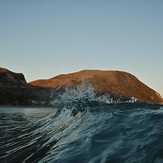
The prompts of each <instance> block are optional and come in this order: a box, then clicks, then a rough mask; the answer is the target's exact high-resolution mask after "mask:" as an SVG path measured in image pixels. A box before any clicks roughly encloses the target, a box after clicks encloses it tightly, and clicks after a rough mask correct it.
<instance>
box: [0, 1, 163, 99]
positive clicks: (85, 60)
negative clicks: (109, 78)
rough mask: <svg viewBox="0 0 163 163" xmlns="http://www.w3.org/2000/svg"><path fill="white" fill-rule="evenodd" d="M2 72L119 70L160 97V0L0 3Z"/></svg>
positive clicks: (35, 74)
mask: <svg viewBox="0 0 163 163" xmlns="http://www.w3.org/2000/svg"><path fill="white" fill-rule="evenodd" d="M0 67H5V68H8V69H10V70H12V71H15V72H23V73H24V74H25V77H26V79H27V81H32V80H36V79H40V78H51V77H53V76H56V75H58V74H61V73H70V72H75V71H79V70H82V69H101V70H122V71H127V72H130V73H132V74H134V75H135V76H136V77H138V78H139V79H140V80H141V81H142V82H144V83H145V84H147V85H148V86H150V87H151V88H153V89H155V90H156V91H158V92H159V93H160V94H161V95H162V96H163V0H0Z"/></svg>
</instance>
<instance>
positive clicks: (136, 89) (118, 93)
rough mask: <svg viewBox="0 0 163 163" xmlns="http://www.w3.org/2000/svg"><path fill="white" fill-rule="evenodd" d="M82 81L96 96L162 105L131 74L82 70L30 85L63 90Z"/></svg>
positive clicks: (37, 81)
mask: <svg viewBox="0 0 163 163" xmlns="http://www.w3.org/2000/svg"><path fill="white" fill-rule="evenodd" d="M83 81H87V83H89V84H90V85H91V86H92V87H93V88H94V90H95V92H96V93H97V94H103V93H109V94H110V95H112V97H116V98H121V99H123V100H129V99H131V98H133V97H134V98H136V99H137V100H138V102H152V103H163V98H162V97H161V96H160V95H159V94H158V93H157V92H156V91H154V90H153V89H151V88H149V87H148V86H147V85H145V84H144V83H142V82H141V81H139V80H138V79H137V78H136V77H135V76H133V75H132V74H130V73H127V72H122V71H99V70H83V71H80V72H76V73H71V74H64V75H59V76H56V77H53V78H51V79H47V80H36V81H33V82H30V84H31V85H33V86H39V87H43V88H53V89H56V88H58V87H62V88H63V89H64V88H66V87H67V86H70V87H73V88H75V87H77V86H78V85H80V84H81V83H82V82H83Z"/></svg>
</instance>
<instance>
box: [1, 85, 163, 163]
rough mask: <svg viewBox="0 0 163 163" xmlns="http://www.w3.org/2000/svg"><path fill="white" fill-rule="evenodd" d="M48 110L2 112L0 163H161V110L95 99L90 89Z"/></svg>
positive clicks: (59, 99)
mask: <svg viewBox="0 0 163 163" xmlns="http://www.w3.org/2000/svg"><path fill="white" fill-rule="evenodd" d="M54 94H55V93H54ZM52 96H53V94H52ZM52 104H53V107H49V108H44V107H40V108H39V107H38V108H37V107H35V108H30V107H1V108H0V162H1V163H7V162H11V163H19V162H21V163H23V162H24V163H25V162H26V163H36V162H37V163H46V162H48V163H162V162H163V105H159V104H149V103H142V104H139V103H134V102H133V101H126V102H124V101H123V102H122V101H120V100H118V101H117V99H116V100H114V99H111V98H110V96H109V95H105V96H100V97H96V98H95V95H94V92H93V90H92V89H91V88H89V89H86V90H85V91H83V89H77V90H76V91H74V90H72V89H67V90H66V92H65V93H63V94H61V95H59V96H58V97H55V99H54V100H53V101H52Z"/></svg>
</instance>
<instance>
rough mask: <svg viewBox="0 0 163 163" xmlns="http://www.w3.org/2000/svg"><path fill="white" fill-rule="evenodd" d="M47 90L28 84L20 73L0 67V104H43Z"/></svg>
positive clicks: (45, 100)
mask: <svg viewBox="0 0 163 163" xmlns="http://www.w3.org/2000/svg"><path fill="white" fill-rule="evenodd" d="M49 91H50V90H49V89H48V88H41V87H34V86H32V85H30V84H28V83H27V82H26V80H25V77H24V75H23V74H22V73H14V72H11V71H9V70H7V69H4V68H0V105H45V104H47V103H48V102H49V101H48V99H49V98H48V97H49Z"/></svg>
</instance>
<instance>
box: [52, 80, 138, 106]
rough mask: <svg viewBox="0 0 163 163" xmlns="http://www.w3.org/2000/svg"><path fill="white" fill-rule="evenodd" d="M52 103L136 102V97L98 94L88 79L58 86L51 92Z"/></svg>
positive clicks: (54, 104)
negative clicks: (126, 97) (64, 86)
mask: <svg viewBox="0 0 163 163" xmlns="http://www.w3.org/2000/svg"><path fill="white" fill-rule="evenodd" d="M51 99H52V100H51V104H52V105H53V106H56V105H57V106H58V105H65V104H66V105H67V104H74V103H88V102H96V103H103V104H114V103H115V104H117V103H124V102H132V103H133V102H136V98H134V97H132V98H131V99H130V100H127V101H126V100H124V98H123V97H120V96H113V95H111V94H109V93H101V94H98V93H96V92H95V90H94V88H93V87H92V86H91V84H89V82H87V81H84V80H83V81H82V82H81V84H80V85H78V86H77V87H75V88H74V87H72V86H68V87H66V88H65V89H63V88H62V87H58V88H57V89H54V90H53V91H52V92H51Z"/></svg>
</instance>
